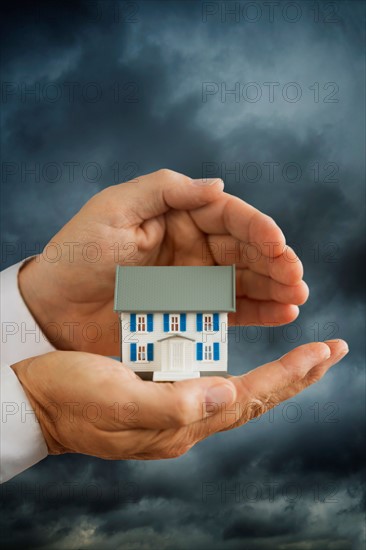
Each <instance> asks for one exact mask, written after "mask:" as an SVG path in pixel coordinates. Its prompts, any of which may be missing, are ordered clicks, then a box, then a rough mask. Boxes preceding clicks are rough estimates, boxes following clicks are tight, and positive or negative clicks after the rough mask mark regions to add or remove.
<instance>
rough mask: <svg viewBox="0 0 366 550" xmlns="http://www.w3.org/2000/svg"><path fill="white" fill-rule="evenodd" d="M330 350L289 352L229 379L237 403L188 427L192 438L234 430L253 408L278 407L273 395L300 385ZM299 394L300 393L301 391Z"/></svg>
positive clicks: (309, 347) (311, 347)
mask: <svg viewBox="0 0 366 550" xmlns="http://www.w3.org/2000/svg"><path fill="white" fill-rule="evenodd" d="M330 355H331V350H330V348H329V347H328V346H327V345H326V344H325V343H323V342H315V343H310V344H305V345H303V346H300V347H298V348H295V349H294V350H292V351H290V352H289V353H287V354H286V355H284V356H283V357H281V358H280V359H278V360H277V361H273V362H271V363H267V364H266V365H262V366H261V367H258V368H256V369H254V370H252V371H250V372H249V373H247V374H244V375H242V376H236V377H235V376H233V377H230V381H231V382H232V383H233V384H234V386H235V387H236V391H237V401H236V403H235V405H234V407H233V406H226V405H225V404H224V405H222V404H221V406H220V409H219V408H218V403H216V413H214V414H213V415H211V417H210V418H207V419H204V420H202V421H201V422H197V423H196V424H195V425H194V426H192V427H190V428H191V430H193V434H192V437H195V436H196V437H197V440H199V439H200V438H201V439H202V438H203V437H206V436H207V434H210V433H213V432H217V431H222V430H225V429H227V428H230V427H236V426H238V425H240V424H242V423H244V422H246V421H248V420H250V419H251V417H253V416H251V417H250V416H249V415H252V407H253V406H258V404H261V403H263V404H267V405H268V407H267V408H266V407H265V406H264V407H263V409H265V410H268V408H270V406H271V405H272V406H274V404H278V400H277V398H276V397H274V396H276V395H280V393H281V391H283V390H284V389H286V388H287V387H289V386H290V385H293V384H296V383H298V382H300V381H301V380H302V379H303V378H305V376H306V375H307V374H308V373H309V372H310V371H311V369H313V368H314V367H316V366H318V365H320V364H321V363H323V362H324V361H326V360H328V359H329V358H330ZM300 391H301V390H300ZM263 412H264V410H263Z"/></svg>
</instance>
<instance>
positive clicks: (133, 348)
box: [130, 344, 136, 361]
mask: <svg viewBox="0 0 366 550" xmlns="http://www.w3.org/2000/svg"><path fill="white" fill-rule="evenodd" d="M130 361H136V344H130Z"/></svg>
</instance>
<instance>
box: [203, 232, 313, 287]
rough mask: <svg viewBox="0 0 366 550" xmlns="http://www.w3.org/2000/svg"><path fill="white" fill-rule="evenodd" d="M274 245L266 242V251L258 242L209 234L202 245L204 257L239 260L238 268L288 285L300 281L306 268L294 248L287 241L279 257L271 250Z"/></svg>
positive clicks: (225, 262)
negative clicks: (272, 253) (246, 269)
mask: <svg viewBox="0 0 366 550" xmlns="http://www.w3.org/2000/svg"><path fill="white" fill-rule="evenodd" d="M270 248H271V246H270V245H266V246H265V249H266V250H267V255H265V254H264V253H262V251H261V249H260V248H259V246H258V245H257V243H254V242H252V243H246V242H242V241H239V240H238V239H235V238H233V237H232V236H229V235H209V236H208V238H207V243H206V245H205V246H204V247H203V249H202V259H203V261H207V259H208V258H210V257H212V258H213V259H214V261H215V262H216V263H217V264H218V265H231V264H236V267H237V269H238V268H248V269H250V270H251V271H254V272H255V273H259V274H261V275H268V276H269V277H271V279H274V280H276V281H278V282H280V283H283V284H285V285H296V284H297V283H298V282H300V281H301V279H302V277H303V274H304V270H303V266H302V263H301V261H300V259H299V258H298V256H297V255H296V254H295V252H294V251H293V250H292V248H290V247H289V246H287V245H286V246H285V247H284V248H283V250H282V253H281V254H280V255H278V256H276V257H273V255H271V254H270ZM268 254H269V255H268Z"/></svg>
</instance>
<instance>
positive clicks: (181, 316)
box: [180, 313, 187, 332]
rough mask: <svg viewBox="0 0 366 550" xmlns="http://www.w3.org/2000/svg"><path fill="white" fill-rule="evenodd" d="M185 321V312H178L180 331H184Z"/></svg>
mask: <svg viewBox="0 0 366 550" xmlns="http://www.w3.org/2000/svg"><path fill="white" fill-rule="evenodd" d="M186 326H187V323H186V314H185V313H181V314H180V330H181V332H184V331H185V330H187V329H186Z"/></svg>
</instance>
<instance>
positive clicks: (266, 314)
mask: <svg viewBox="0 0 366 550" xmlns="http://www.w3.org/2000/svg"><path fill="white" fill-rule="evenodd" d="M298 315H299V308H298V307H297V305H294V304H280V303H278V302H274V301H266V300H251V299H250V298H240V297H239V298H237V300H236V311H235V312H233V313H229V315H228V322H229V325H230V326H233V325H234V326H238V325H259V326H279V325H285V324H287V323H292V322H293V321H294V320H295V319H296V318H297V317H298Z"/></svg>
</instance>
